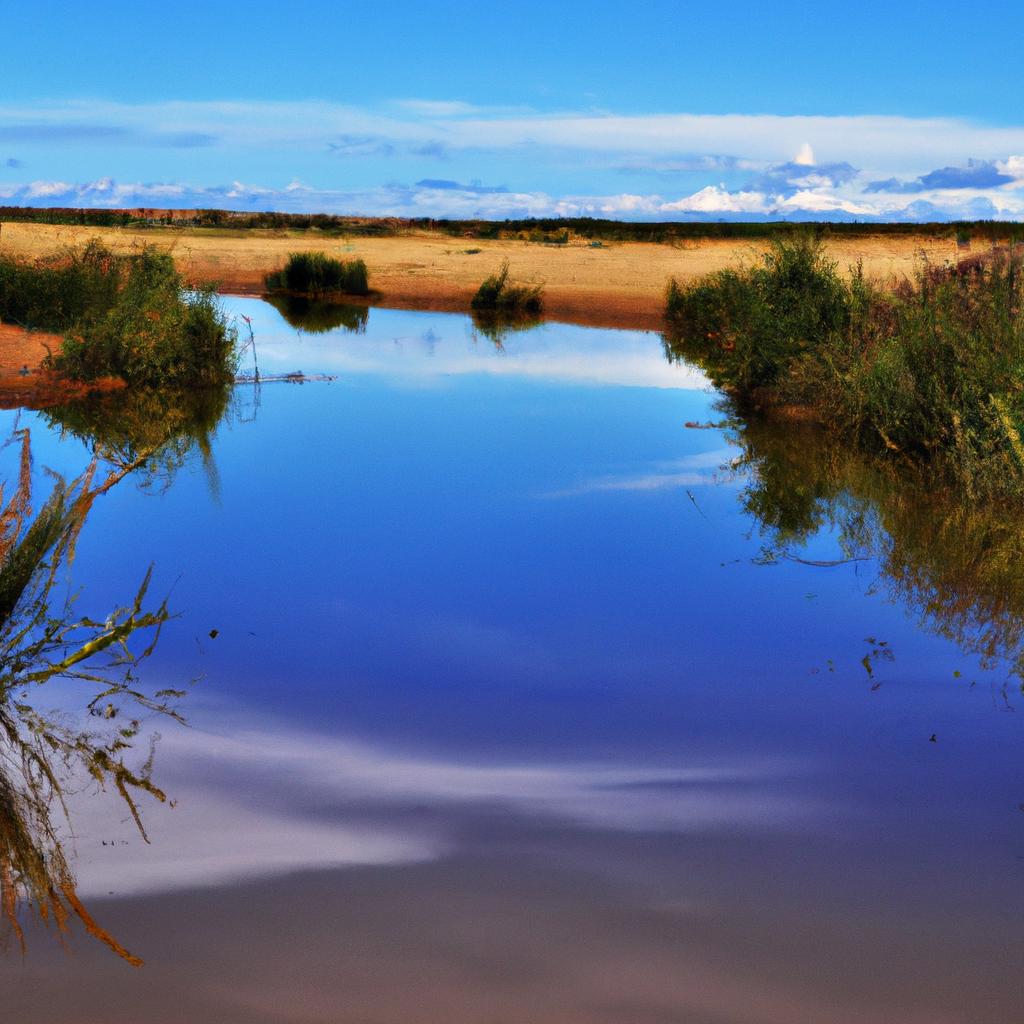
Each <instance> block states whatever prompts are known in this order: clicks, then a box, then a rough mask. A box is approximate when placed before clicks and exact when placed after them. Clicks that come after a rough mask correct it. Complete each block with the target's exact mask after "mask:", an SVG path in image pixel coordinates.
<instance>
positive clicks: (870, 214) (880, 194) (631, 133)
mask: <svg viewBox="0 0 1024 1024" xmlns="http://www.w3.org/2000/svg"><path fill="white" fill-rule="evenodd" d="M0 204H3V205H24V206H38V207H46V206H81V207H93V208H110V207H136V206H144V207H179V208H194V207H220V208H225V209H235V210H251V211H255V210H280V211H287V212H327V213H344V214H363V215H376V216H397V217H433V218H443V217H449V218H474V217H480V218H488V219H502V218H506V217H545V216H558V217H579V216H591V217H610V218H619V219H626V220H723V219H724V220H758V219H780V218H785V219H790V220H801V219H814V220H822V219H827V220H862V221H865V220H867V221H870V220H894V221H935V220H953V219H972V220H973V219H988V218H998V219H1008V220H1024V125H1022V126H1020V127H1018V126H1014V125H1002V126H990V125H985V124H980V123H977V122H974V121H971V120H967V119H951V118H938V117H916V118H914V117H898V116H892V115H886V116H865V115H857V116H841V115H831V116H808V115H800V116H782V115H771V114H762V115H751V114H744V115H740V114H688V113H680V114H650V115H645V114H632V115H617V114H612V113H608V112H603V111H596V112H595V111H585V112H564V113H542V112H537V111H533V110H530V109H525V108H512V107H479V106H474V105H472V104H470V103H467V102H464V101H461V100H439V99H407V100H395V101H390V102H386V103H377V104H368V105H364V106H354V105H343V104H336V103H327V102H316V101H294V102H272V101H244V102H238V101H236V102H227V101H224V102H219V101H181V102H154V103H148V104H147V103H138V104H129V103H116V102H107V101H81V100H78V101H68V102H55V101H48V102H25V103H21V104H12V103H8V104H0Z"/></svg>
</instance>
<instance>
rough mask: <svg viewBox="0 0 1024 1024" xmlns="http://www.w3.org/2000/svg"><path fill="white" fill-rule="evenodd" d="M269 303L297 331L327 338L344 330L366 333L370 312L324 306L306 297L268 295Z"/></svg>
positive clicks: (360, 308) (347, 305) (330, 304)
mask: <svg viewBox="0 0 1024 1024" xmlns="http://www.w3.org/2000/svg"><path fill="white" fill-rule="evenodd" d="M264 301H265V302H269V303H270V305H272V306H273V307H274V308H275V309H276V310H277V311H278V312H279V313H280V314H281V316H283V317H284V318H285V320H286V321H287V322H288V323H289V324H291V326H292V327H294V328H295V329H296V330H299V331H305V332H306V333H307V334H326V333H327V332H328V331H335V330H338V328H341V329H343V330H346V331H351V332H352V333H354V334H362V333H363V332H365V331H366V323H367V321H368V320H369V317H370V310H369V308H368V307H366V306H356V305H352V304H350V303H344V302H324V301H322V300H319V299H308V298H306V297H305V296H303V295H266V296H264Z"/></svg>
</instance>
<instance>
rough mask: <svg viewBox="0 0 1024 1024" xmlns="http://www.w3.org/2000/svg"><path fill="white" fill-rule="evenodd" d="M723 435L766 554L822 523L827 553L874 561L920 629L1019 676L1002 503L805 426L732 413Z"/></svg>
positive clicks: (1016, 532) (795, 546) (1015, 587)
mask: <svg viewBox="0 0 1024 1024" xmlns="http://www.w3.org/2000/svg"><path fill="white" fill-rule="evenodd" d="M731 433H732V440H733V441H734V442H735V443H736V444H737V446H738V447H739V456H738V458H737V459H736V460H735V462H734V463H733V468H734V469H735V470H736V471H737V472H739V473H741V474H743V476H744V477H745V478H746V479H747V481H748V482H747V484H746V486H745V488H744V489H743V490H742V492H741V495H740V501H741V503H742V506H743V508H744V511H746V512H747V513H748V514H750V515H751V516H752V517H753V518H754V520H755V521H756V522H757V523H758V524H759V526H760V528H761V531H762V536H763V539H764V542H765V546H764V550H763V553H762V557H763V559H764V560H765V561H769V562H770V561H774V560H778V559H782V558H794V557H800V552H801V551H802V549H803V548H804V546H805V545H806V544H807V542H808V541H809V540H810V539H811V538H812V537H814V536H815V535H816V534H818V533H819V531H821V530H823V529H828V530H831V531H833V532H834V534H835V536H836V538H837V543H838V548H839V549H838V551H837V552H836V558H837V560H840V561H842V560H848V559H871V560H875V561H876V562H877V566H878V577H877V580H876V581H875V583H874V584H873V586H874V588H875V589H877V590H879V591H880V592H882V593H884V594H885V595H886V596H887V597H888V598H889V599H890V600H891V601H893V602H894V603H897V604H902V605H903V606H905V607H906V608H907V609H908V610H909V611H911V612H912V613H914V614H916V615H917V616H918V617H919V619H920V622H921V625H922V626H923V627H924V628H925V629H927V630H929V631H931V632H933V633H936V634H938V635H940V636H942V637H943V638H945V639H947V640H950V641H952V642H953V643H955V644H956V645H957V646H959V647H960V649H961V650H962V651H964V652H965V653H968V654H970V655H973V656H975V657H977V658H979V659H980V663H981V667H983V668H997V667H998V666H999V665H1000V664H1004V665H1006V666H1007V667H1008V668H1009V670H1010V672H1011V673H1012V674H1013V675H1014V676H1017V677H1019V679H1024V574H1022V573H1021V571H1020V567H1021V565H1024V520H1022V519H1021V517H1020V514H1019V509H1015V508H1014V507H1013V506H1012V503H1010V502H1008V501H1007V502H999V501H990V502H981V503H977V502H968V501H965V500H964V498H963V495H962V494H958V493H957V492H956V491H955V490H952V489H950V488H949V487H946V488H943V487H940V486H938V485H937V484H936V481H935V480H934V478H932V477H930V476H929V475H928V474H927V472H926V471H921V470H917V471H915V470H913V469H910V468H908V467H906V466H899V467H897V466H893V465H892V464H891V463H884V462H882V461H881V460H876V459H872V458H870V457H866V456H864V455H861V454H857V453H856V452H854V451H853V450H851V447H850V446H849V445H844V444H843V443H841V442H840V441H838V440H837V439H836V438H835V437H834V436H833V435H831V434H829V433H828V432H827V431H824V430H821V429H818V428H816V427H814V426H810V425H805V424H793V423H769V422H765V421H763V420H757V419H750V420H745V421H742V420H733V421H732V428H731Z"/></svg>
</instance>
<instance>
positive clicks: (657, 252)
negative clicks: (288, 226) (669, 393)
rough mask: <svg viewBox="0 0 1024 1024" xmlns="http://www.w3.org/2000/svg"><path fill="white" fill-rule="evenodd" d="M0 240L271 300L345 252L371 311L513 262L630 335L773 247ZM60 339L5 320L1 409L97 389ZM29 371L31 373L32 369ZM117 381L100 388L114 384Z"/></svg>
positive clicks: (914, 247)
mask: <svg viewBox="0 0 1024 1024" xmlns="http://www.w3.org/2000/svg"><path fill="white" fill-rule="evenodd" d="M0 227H2V232H0V247H2V248H3V250H4V251H5V252H8V253H10V254H11V255H13V256H15V257H17V258H21V259H39V258H43V257H49V256H53V255H55V254H58V253H59V252H60V251H61V250H62V249H65V248H67V247H69V246H78V245H81V244H83V243H84V242H86V241H87V240H89V239H91V238H99V239H100V240H101V241H102V242H103V243H104V244H105V245H107V246H108V247H109V248H111V249H112V250H113V251H115V252H124V253H127V252H130V251H132V250H133V249H136V250H137V249H138V248H139V247H140V246H143V245H155V246H157V247H159V248H162V249H164V250H165V251H169V252H170V253H171V255H172V256H173V258H174V260H175V263H176V264H177V266H178V269H179V271H180V272H181V273H182V275H183V276H184V277H185V278H186V279H187V280H189V281H191V282H192V283H195V284H213V285H215V286H216V287H217V290H218V292H220V293H221V294H224V295H238V296H244V297H252V296H262V295H263V294H264V293H265V288H264V286H263V278H264V275H266V274H267V273H269V272H270V271H272V270H275V269H278V268H279V267H280V266H282V265H283V264H284V262H285V260H286V259H287V257H288V255H289V254H290V253H292V252H296V251H302V250H318V251H324V252H327V253H328V254H329V255H332V256H336V257H339V258H342V259H353V258H361V259H363V260H365V261H366V263H367V266H368V267H369V271H370V283H371V287H372V289H373V294H372V295H370V296H367V297H358V296H352V297H350V298H349V299H347V300H346V301H348V302H349V303H351V304H353V305H365V306H367V307H370V308H374V307H376V308H384V309H407V310H421V311H425V312H445V313H462V314H465V315H469V312H470V308H469V307H470V301H471V299H472V297H473V295H474V294H475V292H476V290H477V288H478V287H479V285H480V282H481V281H482V280H483V279H484V278H485V277H487V276H488V275H489V274H491V273H493V272H495V271H496V270H497V269H498V268H499V267H500V266H501V264H502V262H504V261H505V260H508V262H509V265H510V271H511V278H512V280H513V281H515V282H516V283H522V284H527V285H542V286H543V289H544V315H543V319H544V320H546V321H554V322H561V323H570V324H579V325H582V326H586V327H604V328H615V329H625V330H640V331H660V330H661V329H662V328H663V326H664V303H665V289H666V287H667V284H668V281H669V279H670V278H675V279H676V280H678V281H679V282H680V283H687V282H690V281H693V280H696V279H697V278H699V277H702V276H704V275H705V274H709V273H714V272H715V271H718V270H723V269H726V268H735V267H738V266H741V265H743V264H745V263H746V264H749V263H751V262H753V261H756V260H757V259H759V258H760V256H761V254H762V253H763V252H764V251H765V249H766V248H767V246H768V243H767V242H766V241H763V240H754V239H700V240H694V241H686V242H683V243H679V242H676V243H661V242H633V241H629V242H614V241H612V242H600V243H594V242H590V241H589V240H586V239H580V238H573V239H570V241H569V242H568V243H566V244H557V245H555V244H550V243H544V242H530V241H523V240H512V239H501V240H495V239H477V238H457V237H453V236H451V235H447V234H441V233H439V232H429V231H419V232H409V233H407V234H399V235H393V236H385V237H356V236H354V237H344V236H342V237H339V236H334V235H323V234H318V233H313V232H308V231H306V232H300V231H295V230H273V229H263V228H252V229H242V230H237V231H234V230H223V229H202V228H142V229H137V228H100V227H79V226H69V225H56V224H39V223H30V222H21V221H6V222H3V223H2V225H0ZM826 249H827V251H828V254H829V257H830V258H831V259H833V260H835V261H836V263H837V264H838V265H839V266H840V268H842V269H845V268H847V267H853V266H854V265H856V264H857V263H858V262H859V263H861V264H862V265H863V267H864V271H865V273H866V274H867V275H868V276H870V277H872V278H875V279H878V280H899V279H900V278H906V277H909V276H911V275H912V274H913V273H914V271H915V270H916V269H917V268H919V267H920V265H921V261H922V260H925V259H926V260H928V261H929V262H931V263H933V264H937V265H941V264H942V263H945V262H956V261H957V260H958V259H959V258H961V257H962V255H963V254H962V253H961V252H959V251H958V250H957V247H956V244H955V242H952V241H950V240H949V239H937V238H935V237H932V236H928V235H909V236H904V235H898V236H892V235H865V236H863V237H853V238H842V237H838V238H833V239H830V240H828V241H827V242H826ZM60 340H61V339H60V338H59V336H57V335H52V334H45V333H43V332H27V331H24V330H23V329H21V328H20V327H15V326H12V325H0V405H2V406H3V407H6V408H11V407H13V405H32V406H33V407H36V408H39V407H42V405H46V404H50V405H52V404H54V403H55V402H56V401H60V400H61V399H62V397H65V398H72V397H78V396H79V395H81V394H83V393H87V392H88V391H89V390H93V389H94V388H92V387H90V386H88V385H83V384H80V383H78V382H71V381H65V382H61V381H60V380H59V379H58V378H57V377H55V376H54V375H47V374H45V373H44V372H41V371H40V365H41V363H42V361H43V359H44V358H45V356H46V354H47V351H48V347H49V348H56V347H57V346H59V345H60ZM25 368H27V369H28V371H29V373H28V374H27V375H26V374H25V373H24V370H25ZM109 387H110V384H109V382H108V383H107V384H106V385H104V386H101V387H100V388H99V389H100V390H109Z"/></svg>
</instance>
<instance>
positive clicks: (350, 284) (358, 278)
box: [264, 252, 370, 297]
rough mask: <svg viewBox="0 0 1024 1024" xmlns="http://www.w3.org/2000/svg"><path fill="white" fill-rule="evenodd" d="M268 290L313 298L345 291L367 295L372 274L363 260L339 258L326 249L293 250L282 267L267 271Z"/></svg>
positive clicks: (265, 281) (350, 293) (345, 292)
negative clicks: (318, 250) (325, 250)
mask: <svg viewBox="0 0 1024 1024" xmlns="http://www.w3.org/2000/svg"><path fill="white" fill-rule="evenodd" d="M264 284H265V285H266V288H267V291H269V292H290V293H292V294H295V295H308V296H312V297H316V296H322V295H331V294H337V293H344V294H347V295H368V294H369V291H370V283H369V274H368V273H367V270H366V264H365V263H364V262H363V261H362V260H361V259H355V260H339V259H335V258H334V257H333V256H328V255H327V253H323V252H293V253H291V255H290V256H289V257H288V262H287V263H286V264H285V265H284V268H283V269H281V270H275V271H274V272H273V273H270V274H267V276H266V277H265V278H264Z"/></svg>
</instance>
